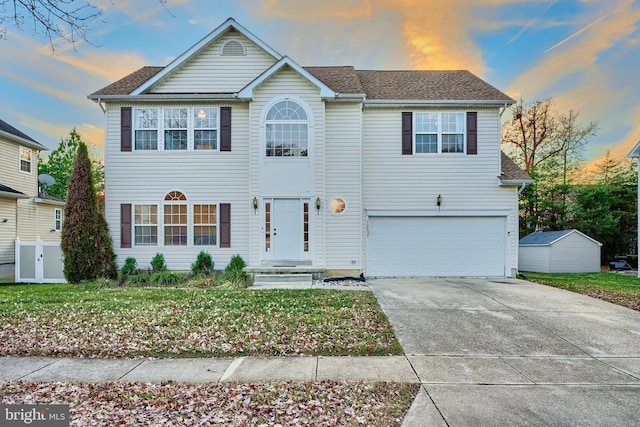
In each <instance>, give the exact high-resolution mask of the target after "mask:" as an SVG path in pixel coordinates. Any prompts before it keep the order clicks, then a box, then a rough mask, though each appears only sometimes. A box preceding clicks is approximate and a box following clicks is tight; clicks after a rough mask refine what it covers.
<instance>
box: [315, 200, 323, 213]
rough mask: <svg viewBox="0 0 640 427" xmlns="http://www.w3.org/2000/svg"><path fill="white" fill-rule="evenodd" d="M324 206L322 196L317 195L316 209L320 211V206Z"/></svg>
mask: <svg viewBox="0 0 640 427" xmlns="http://www.w3.org/2000/svg"><path fill="white" fill-rule="evenodd" d="M321 207H322V202H321V201H320V197H316V211H318V213H320V208H321Z"/></svg>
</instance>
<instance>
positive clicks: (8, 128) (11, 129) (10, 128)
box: [0, 119, 47, 150]
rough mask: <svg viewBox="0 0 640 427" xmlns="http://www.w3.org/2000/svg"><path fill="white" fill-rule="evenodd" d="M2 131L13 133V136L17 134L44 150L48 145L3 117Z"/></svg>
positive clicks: (1, 121)
mask: <svg viewBox="0 0 640 427" xmlns="http://www.w3.org/2000/svg"><path fill="white" fill-rule="evenodd" d="M0 131H2V132H6V133H8V134H11V135H13V136H17V137H18V138H22V139H24V140H26V141H29V142H32V143H33V144H35V145H39V146H41V147H42V149H44V150H46V149H47V147H45V146H44V145H42V144H40V143H39V142H38V141H36V140H35V139H33V138H31V137H30V136H29V135H27V134H26V133H24V132H22V131H19V130H18V129H16V128H14V127H13V126H11V125H10V124H9V123H7V122H5V121H4V120H2V119H0Z"/></svg>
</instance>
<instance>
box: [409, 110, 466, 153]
mask: <svg viewBox="0 0 640 427" xmlns="http://www.w3.org/2000/svg"><path fill="white" fill-rule="evenodd" d="M414 116H415V152H416V153H464V145H465V139H464V132H465V129H464V127H465V115H464V113H415V114H414Z"/></svg>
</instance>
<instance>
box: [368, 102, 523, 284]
mask: <svg viewBox="0 0 640 427" xmlns="http://www.w3.org/2000/svg"><path fill="white" fill-rule="evenodd" d="M402 111H403V110H401V109H391V108H388V109H382V108H381V109H375V108H365V109H364V113H363V114H364V116H363V117H364V126H363V179H362V183H363V184H362V185H363V195H364V196H363V197H364V208H365V210H393V211H397V210H406V211H427V212H436V210H437V206H436V200H437V197H438V195H440V196H441V198H442V205H441V207H440V212H442V214H443V215H446V213H447V212H456V213H464V212H469V213H473V214H474V215H477V214H481V213H482V211H483V210H489V211H501V212H502V211H504V212H505V215H507V216H508V219H507V221H508V229H507V232H508V233H509V239H508V241H507V247H508V266H509V268H510V269H511V272H509V271H508V272H507V273H508V274H513V272H514V271H515V269H516V268H517V255H518V254H517V247H518V227H517V215H518V209H517V197H516V194H517V193H516V192H517V187H515V186H508V187H507V186H500V180H499V178H498V176H499V175H500V117H499V114H498V111H497V109H489V108H486V109H477V108H474V109H473V111H477V112H478V154H477V155H466V154H465V155H458V154H456V155H451V156H449V155H439V156H403V155H402V138H401V136H402V135H401V130H402V129H401V114H402ZM419 111H434V112H437V111H439V110H437V109H422V110H419ZM447 111H455V110H451V109H447ZM466 111H467V110H462V109H461V110H460V112H466ZM365 258H366V257H365Z"/></svg>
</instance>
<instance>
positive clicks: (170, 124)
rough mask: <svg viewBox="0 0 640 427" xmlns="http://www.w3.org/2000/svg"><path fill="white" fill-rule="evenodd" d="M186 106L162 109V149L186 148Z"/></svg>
mask: <svg viewBox="0 0 640 427" xmlns="http://www.w3.org/2000/svg"><path fill="white" fill-rule="evenodd" d="M188 114H189V109H188V108H165V109H164V149H165V150H186V149H187V117H188Z"/></svg>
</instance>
